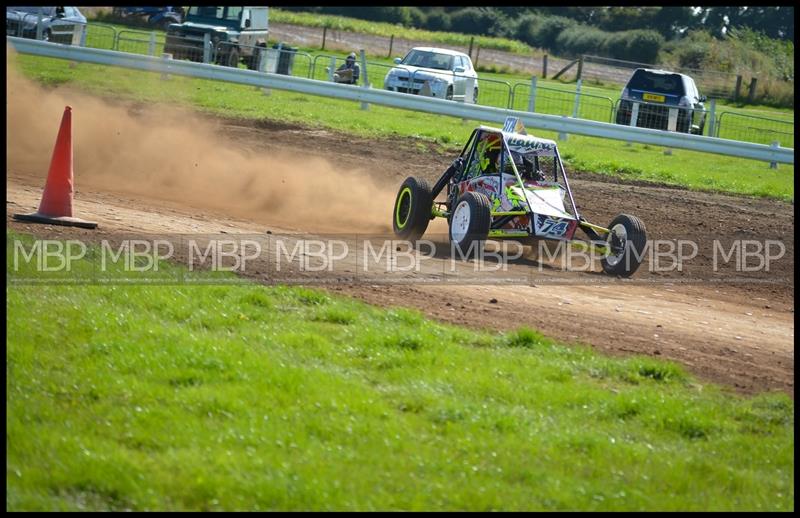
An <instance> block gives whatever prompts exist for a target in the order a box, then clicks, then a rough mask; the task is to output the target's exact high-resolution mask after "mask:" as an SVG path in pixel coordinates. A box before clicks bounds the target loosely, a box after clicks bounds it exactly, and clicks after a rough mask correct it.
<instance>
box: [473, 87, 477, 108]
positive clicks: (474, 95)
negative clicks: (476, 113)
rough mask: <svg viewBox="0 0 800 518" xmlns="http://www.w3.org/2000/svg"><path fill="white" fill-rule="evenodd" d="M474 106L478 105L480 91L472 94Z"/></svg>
mask: <svg viewBox="0 0 800 518" xmlns="http://www.w3.org/2000/svg"><path fill="white" fill-rule="evenodd" d="M472 104H478V89H477V88H476V89H475V91H474V92H473V93H472Z"/></svg>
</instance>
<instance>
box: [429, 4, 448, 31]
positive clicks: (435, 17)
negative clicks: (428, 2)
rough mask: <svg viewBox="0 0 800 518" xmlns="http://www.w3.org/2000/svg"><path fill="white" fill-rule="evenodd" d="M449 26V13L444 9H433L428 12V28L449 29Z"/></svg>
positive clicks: (435, 29)
mask: <svg viewBox="0 0 800 518" xmlns="http://www.w3.org/2000/svg"><path fill="white" fill-rule="evenodd" d="M451 26H452V24H451V22H450V15H449V14H447V13H446V12H444V9H433V10H432V11H431V12H429V13H428V23H427V28H428V29H430V30H432V31H449V30H450V27H451Z"/></svg>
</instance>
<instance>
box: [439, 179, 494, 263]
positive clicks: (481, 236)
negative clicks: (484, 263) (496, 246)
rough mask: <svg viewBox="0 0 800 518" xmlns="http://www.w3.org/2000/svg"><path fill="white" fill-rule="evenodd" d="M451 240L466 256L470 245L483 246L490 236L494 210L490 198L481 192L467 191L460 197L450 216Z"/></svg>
mask: <svg viewBox="0 0 800 518" xmlns="http://www.w3.org/2000/svg"><path fill="white" fill-rule="evenodd" d="M449 223H450V231H449V235H450V242H451V243H453V244H454V245H456V246H457V247H458V248H460V249H461V255H462V256H466V255H467V254H468V253H469V250H470V247H471V246H472V245H473V244H474V243H477V244H478V246H479V247H480V246H482V245H483V243H484V242H485V241H486V239H487V238H488V237H489V229H490V228H491V226H492V210H491V203H490V202H489V198H488V197H487V196H486V195H485V194H483V193H480V192H474V191H467V192H465V193H464V194H462V195H461V197H460V198H458V201H456V204H455V207H453V211H452V214H451V216H450V220H449Z"/></svg>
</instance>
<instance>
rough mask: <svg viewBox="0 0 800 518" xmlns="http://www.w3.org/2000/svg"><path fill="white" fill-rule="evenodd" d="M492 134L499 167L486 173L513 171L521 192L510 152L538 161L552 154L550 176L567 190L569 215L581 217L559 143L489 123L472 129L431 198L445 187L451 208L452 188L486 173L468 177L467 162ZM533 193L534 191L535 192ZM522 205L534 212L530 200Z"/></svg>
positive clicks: (522, 183) (475, 155)
mask: <svg viewBox="0 0 800 518" xmlns="http://www.w3.org/2000/svg"><path fill="white" fill-rule="evenodd" d="M487 135H488V136H492V135H493V136H495V137H496V139H497V140H499V143H500V149H499V153H500V161H499V167H498V168H497V169H496V170H494V172H492V173H488V174H498V173H501V172H506V173H508V174H513V175H514V176H515V177H516V181H517V185H518V186H519V188H520V189H522V190H523V191H524V190H525V184H524V182H523V180H522V176H521V175H520V172H519V169H518V167H517V165H516V163H515V162H516V161H515V160H514V156H513V155H512V154H517V155H524V156H526V157H532V158H533V159H534V160H536V161H537V162H538V158H539V157H552V158H553V163H554V167H553V171H552V173H553V177H552V180H553V182H555V183H558V184H561V182H559V177H560V178H562V179H563V187H564V190H565V191H566V192H567V196H568V197H569V202H570V208H571V209H572V215H573V216H574V217H575V219H580V214H579V213H578V207H577V205H576V204H575V199H574V198H573V196H572V190H571V189H570V186H569V180H568V179H567V173H566V170H565V169H564V164H563V162H562V161H561V155H560V154H559V153H558V146H557V145H556V143H555V142H553V141H552V140H547V139H540V138H536V137H533V136H530V135H524V134H520V133H512V132H507V131H503V130H500V129H497V128H492V127H488V126H478V127H477V128H475V129H474V130H473V131H472V134H471V135H470V137H469V139H468V140H467V143H466V144H465V145H464V147H463V148H462V150H461V153H460V154H459V156H458V158H457V159H456V160H455V162H453V165H451V166H450V168H448V170H447V171H445V173H444V175H442V177H441V178H440V179H439V181H438V182H437V183H436V185H435V186H434V188H433V192H432V194H433V197H434V198H436V196H438V195H439V193H440V192H441V191H442V190H443V189H444V188H445V187H447V208H448V210H450V209H451V208H452V207H453V205H454V203H455V199H453V198H455V196H456V195H457V194H456V193H457V191H456V190H455V189H454V187H455V186H456V185H457V184H458V183H460V182H462V181H465V180H467V179H468V178H470V177H471V178H474V177H476V176H487V175H488V174H487V173H485V172H481V173H479V174H477V175H476V176H469V172H470V171H469V166H470V164H472V163H474V162H475V161H476V158H477V155H478V154H479V153H481V150H480V149H479V143H480V142H481V141H482V139H483V138H484V137H485V136H487ZM534 194H535V193H534ZM524 201H525V204H526V206H527V211H526V212H528V213H533V210H532V208H531V206H530V203H529V201H528V200H527V198H525V200H524Z"/></svg>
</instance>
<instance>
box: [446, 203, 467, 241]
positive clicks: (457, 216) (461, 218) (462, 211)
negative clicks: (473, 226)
mask: <svg viewBox="0 0 800 518" xmlns="http://www.w3.org/2000/svg"><path fill="white" fill-rule="evenodd" d="M469 221H470V213H469V204H468V203H467V202H466V201H462V202H461V203H459V204H458V205H457V206H456V210H455V211H454V212H453V217H452V219H451V220H450V238H451V239H452V240H453V241H456V242H459V243H460V242H461V241H462V240H463V239H464V238H465V237H466V236H467V231H468V230H469Z"/></svg>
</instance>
